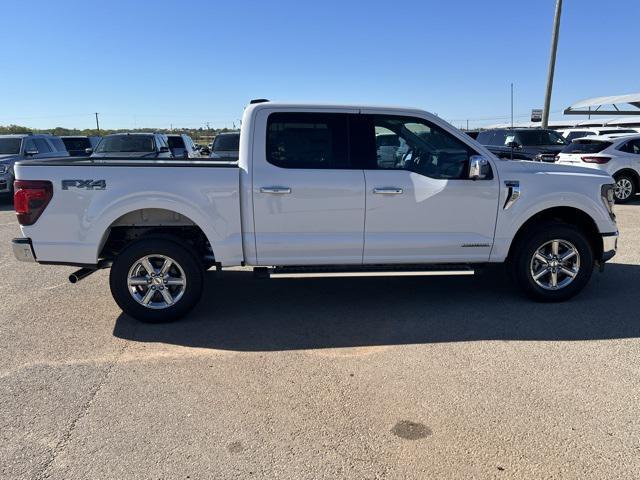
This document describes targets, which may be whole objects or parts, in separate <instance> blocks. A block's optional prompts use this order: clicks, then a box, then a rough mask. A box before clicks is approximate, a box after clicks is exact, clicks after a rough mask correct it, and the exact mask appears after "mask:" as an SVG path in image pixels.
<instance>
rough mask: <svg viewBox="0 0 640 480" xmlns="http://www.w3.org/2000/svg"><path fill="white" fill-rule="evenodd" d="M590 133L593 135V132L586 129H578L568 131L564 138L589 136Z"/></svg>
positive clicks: (569, 139)
mask: <svg viewBox="0 0 640 480" xmlns="http://www.w3.org/2000/svg"><path fill="white" fill-rule="evenodd" d="M592 135H595V133H594V132H590V131H588V130H578V131H576V132H569V133H568V134H567V136H566V137H565V138H566V139H567V140H568V141H571V140H573V139H574V138H582V137H591V136H592Z"/></svg>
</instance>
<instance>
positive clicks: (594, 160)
mask: <svg viewBox="0 0 640 480" xmlns="http://www.w3.org/2000/svg"><path fill="white" fill-rule="evenodd" d="M580 158H581V159H582V161H583V162H586V163H598V164H600V165H602V164H603V163H607V162H608V161H609V160H611V157H580Z"/></svg>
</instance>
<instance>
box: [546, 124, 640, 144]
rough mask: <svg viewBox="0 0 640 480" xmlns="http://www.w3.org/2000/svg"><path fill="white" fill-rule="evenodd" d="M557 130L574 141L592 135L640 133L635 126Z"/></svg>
mask: <svg viewBox="0 0 640 480" xmlns="http://www.w3.org/2000/svg"><path fill="white" fill-rule="evenodd" d="M557 132H558V133H559V134H560V135H562V136H563V137H564V138H566V139H567V140H569V141H572V140H574V139H576V138H582V137H591V136H596V135H614V134H615V135H620V134H628V135H635V134H636V133H638V131H637V130H635V129H633V128H620V127H585V128H580V127H575V128H566V129H563V130H558V131H557Z"/></svg>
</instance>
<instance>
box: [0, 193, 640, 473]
mask: <svg viewBox="0 0 640 480" xmlns="http://www.w3.org/2000/svg"><path fill="white" fill-rule="evenodd" d="M617 214H618V217H619V224H620V228H621V235H622V236H621V240H620V250H619V254H618V256H617V257H616V258H615V259H614V261H613V263H611V264H609V265H608V266H607V268H606V270H605V272H604V273H603V274H598V273H594V277H593V279H592V281H591V284H590V285H589V286H588V288H587V289H586V290H585V291H584V292H583V293H582V294H581V295H580V296H579V297H578V298H576V299H574V300H572V301H570V302H568V303H564V304H558V305H543V304H535V303H531V302H529V301H528V300H526V299H524V298H522V297H521V296H520V295H519V293H518V292H517V291H516V290H515V288H514V287H513V286H511V285H510V284H509V282H508V280H507V279H506V278H505V276H503V275H483V276H480V277H474V278H462V277H460V278H440V279H438V278H428V279H416V278H394V279H382V278H376V279H344V280H342V279H341V280H277V281H276V280H274V281H265V280H254V279H253V277H252V276H251V275H247V274H246V273H244V272H237V271H233V272H225V273H223V274H220V275H218V276H216V274H215V273H214V272H210V273H209V274H208V278H207V285H206V293H205V298H204V299H203V301H202V302H201V303H200V305H199V307H198V308H197V309H196V310H195V311H194V312H193V313H192V314H191V315H190V316H189V317H188V318H187V319H185V320H184V321H181V322H178V323H174V324H167V325H144V324H139V323H137V322H135V321H133V320H131V319H130V318H128V317H126V316H124V315H122V314H121V313H120V311H119V309H118V308H117V306H116V304H115V302H114V301H113V300H112V299H111V295H110V292H109V290H108V282H107V279H108V272H106V271H102V272H99V273H97V274H95V275H93V276H90V277H88V278H87V279H85V280H83V281H82V282H80V283H79V284H77V285H71V284H69V283H68V282H67V280H66V277H67V275H68V274H69V273H70V272H71V271H72V270H73V269H71V268H65V267H48V266H38V265H35V264H34V265H32V264H24V263H18V262H17V261H15V260H14V259H13V256H12V254H11V251H10V243H9V242H10V239H11V238H12V237H14V236H17V235H19V229H18V227H17V223H16V221H15V219H14V214H13V211H12V209H11V206H10V205H8V204H7V203H6V202H4V203H1V204H0V272H2V275H1V276H0V298H2V303H1V310H0V426H1V428H0V432H1V433H0V435H1V438H0V469H1V470H0V475H1V476H2V478H7V479H17V478H29V479H31V478H35V479H39V478H60V479H87V478H92V479H97V478H167V479H174V478H192V479H195V478H268V479H273V478H283V479H285V478H286V479H306V478H332V479H333V478H391V479H395V478H398V479H399V478H419V479H426V478H460V479H463V478H464V479H468V478H499V479H503V478H505V479H507V478H513V479H516V478H517V479H522V478H576V479H578V478H580V479H585V478H590V479H595V478H602V479H614V478H625V479H629V478H638V476H639V472H640V416H639V415H638V411H639V408H640V400H639V398H638V393H639V392H640V202H636V203H635V204H631V205H626V206H618V207H617Z"/></svg>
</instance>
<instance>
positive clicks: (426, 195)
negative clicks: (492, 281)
mask: <svg viewBox="0 0 640 480" xmlns="http://www.w3.org/2000/svg"><path fill="white" fill-rule="evenodd" d="M359 117H360V120H359V122H360V123H361V124H364V125H366V127H361V128H360V130H367V129H368V131H369V132H370V134H369V137H368V138H374V141H373V142H374V143H375V153H374V152H371V153H370V154H369V155H370V157H372V161H367V162H366V166H365V182H366V222H365V247H364V258H363V260H364V263H366V264H376V263H442V262H485V261H488V260H489V255H490V253H491V247H492V245H493V238H494V232H495V225H496V215H497V209H498V197H499V193H500V192H499V183H498V179H497V176H496V173H495V169H493V172H492V174H491V175H489V178H488V179H484V180H476V181H473V180H468V179H467V176H468V165H469V158H470V156H472V155H475V154H476V152H475V151H474V150H473V148H472V147H470V146H469V145H468V144H467V143H465V142H464V141H462V140H461V139H460V138H458V137H456V136H455V135H453V134H452V133H450V132H447V131H445V130H444V129H443V128H441V127H439V126H437V125H435V124H433V123H431V122H429V121H427V120H424V119H420V118H413V117H398V116H385V115H361V116H359ZM353 130H354V129H353ZM390 145H395V148H394V149H393V151H392V149H391V148H390V147H389V146H390ZM363 154H365V155H366V153H363ZM490 161H492V160H490Z"/></svg>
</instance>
